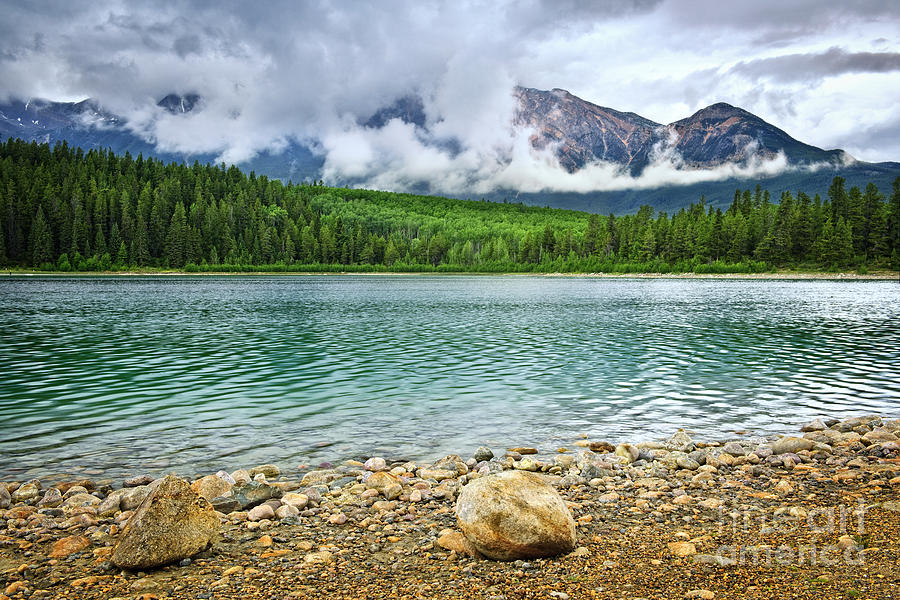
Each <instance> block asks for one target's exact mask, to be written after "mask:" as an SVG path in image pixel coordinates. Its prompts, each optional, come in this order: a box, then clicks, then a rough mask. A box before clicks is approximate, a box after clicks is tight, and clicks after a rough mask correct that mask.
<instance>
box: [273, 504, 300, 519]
mask: <svg viewBox="0 0 900 600" xmlns="http://www.w3.org/2000/svg"><path fill="white" fill-rule="evenodd" d="M299 514H300V509H299V508H297V507H296V506H293V505H291V504H282V505H281V506H279V507H278V508H276V509H275V516H276V517H278V518H279V519H288V518H290V517H296V516H298V515H299Z"/></svg>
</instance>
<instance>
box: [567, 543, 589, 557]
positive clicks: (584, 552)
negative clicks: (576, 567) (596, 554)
mask: <svg viewBox="0 0 900 600" xmlns="http://www.w3.org/2000/svg"><path fill="white" fill-rule="evenodd" d="M590 555H591V551H590V550H588V549H587V548H586V547H584V546H578V547H577V548H575V549H574V550H572V552H571V553H570V554H569V557H571V558H583V557H585V556H590Z"/></svg>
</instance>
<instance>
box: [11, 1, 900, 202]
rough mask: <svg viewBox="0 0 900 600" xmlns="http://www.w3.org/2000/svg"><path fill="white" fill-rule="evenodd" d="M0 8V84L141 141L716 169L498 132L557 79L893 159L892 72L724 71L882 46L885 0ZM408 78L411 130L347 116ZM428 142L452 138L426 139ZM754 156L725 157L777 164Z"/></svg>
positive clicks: (448, 176)
mask: <svg viewBox="0 0 900 600" xmlns="http://www.w3.org/2000/svg"><path fill="white" fill-rule="evenodd" d="M0 11H2V14H4V19H3V22H2V23H0V98H2V97H6V98H9V97H12V96H15V97H24V98H28V97H47V98H51V99H58V100H68V99H82V98H84V97H94V98H97V99H99V100H101V101H102V103H103V104H104V106H106V107H107V108H108V109H109V110H111V111H112V112H115V113H117V114H121V115H124V116H125V117H127V118H128V120H129V123H130V126H131V127H132V128H134V130H135V131H136V132H138V133H139V134H141V135H142V136H144V137H148V138H151V139H154V140H156V142H157V143H158V144H159V146H160V148H161V149H164V150H175V151H181V152H195V153H199V152H204V153H210V152H211V153H215V154H216V155H218V157H219V159H221V160H225V161H241V160H246V159H248V158H250V157H252V156H254V155H255V154H256V153H258V152H261V151H264V150H274V151H277V150H278V149H280V148H283V147H285V146H286V144H288V143H289V142H290V141H292V140H301V141H302V140H318V141H320V142H321V146H320V149H321V151H322V152H323V153H324V156H325V160H326V179H327V178H328V174H330V175H331V176H333V177H338V176H342V177H347V178H354V179H365V180H366V181H369V182H373V183H378V184H379V185H380V186H381V187H390V186H394V187H400V185H401V184H402V183H403V182H412V181H421V180H427V181H430V182H432V183H433V185H434V187H435V188H436V189H442V190H444V191H449V192H453V191H455V192H458V191H459V189H452V186H461V185H468V186H470V189H474V190H483V189H485V188H486V187H487V186H509V187H513V188H517V189H525V188H528V189H565V190H582V189H588V188H589V189H621V188H619V187H617V186H635V185H638V186H641V185H648V186H649V185H656V184H658V183H657V182H678V181H683V182H685V183H692V182H696V181H698V178H702V177H708V176H713V177H717V176H726V175H728V176H731V175H733V174H734V173H729V172H727V170H721V171H713V172H709V173H707V174H705V175H704V174H701V173H699V172H696V171H689V170H684V169H678V168H677V165H676V164H675V163H673V162H672V160H662V159H660V160H659V161H658V163H654V164H653V165H651V167H650V168H649V169H648V170H647V172H645V173H644V176H643V177H642V178H641V179H640V181H633V180H632V179H633V178H631V177H630V176H629V175H625V174H622V173H618V172H617V171H616V170H615V169H614V168H613V167H612V166H611V165H602V164H595V165H590V166H589V167H588V168H586V169H584V170H583V171H580V172H579V173H575V174H569V173H566V172H562V171H560V170H559V169H558V166H557V165H556V164H555V159H553V157H552V155H551V154H550V153H548V152H545V153H543V154H540V153H537V154H535V153H534V151H533V150H532V149H531V148H530V147H529V146H528V144H527V143H526V141H523V137H522V134H521V133H520V134H519V135H511V134H510V131H509V129H508V124H509V117H510V115H511V114H512V111H513V110H514V105H513V100H512V98H511V96H510V94H509V91H510V89H511V88H512V86H513V85H515V84H521V85H526V86H532V87H539V88H544V89H549V88H552V87H561V88H565V89H569V90H570V91H572V92H573V93H574V94H576V95H578V96H580V97H582V98H584V99H587V100H589V101H592V102H595V103H597V104H601V105H604V106H610V107H612V108H616V109H619V110H623V111H634V112H637V113H638V114H641V115H642V116H645V117H647V118H649V119H652V120H654V121H657V122H663V123H667V122H671V121H673V120H676V119H679V118H682V117H685V116H688V115H689V114H691V113H693V112H694V111H696V110H697V109H699V108H702V107H704V106H706V105H709V104H712V103H714V102H718V101H725V102H729V103H731V104H735V105H738V106H741V107H743V108H745V109H747V110H749V111H751V112H753V113H755V114H758V115H759V116H760V117H762V118H764V119H766V120H768V121H770V122H772V123H774V124H776V125H778V126H779V127H781V128H782V129H785V130H786V131H787V132H788V133H790V134H791V135H793V136H794V137H796V138H798V139H801V140H803V141H805V142H808V143H812V144H814V145H818V146H823V147H845V148H847V149H848V150H849V151H850V152H851V153H852V154H854V155H855V156H857V157H858V158H861V159H866V160H896V159H897V158H900V156H898V155H900V143H898V142H897V141H896V140H897V139H900V104H898V103H896V102H893V101H892V100H893V98H896V97H898V96H900V72H898V71H892V70H890V69H887V70H884V69H882V71H883V72H878V73H866V72H863V73H847V74H839V73H838V74H834V75H832V74H829V73H820V74H819V75H820V76H817V77H811V76H810V74H809V73H808V72H805V71H802V70H800V71H796V70H795V67H793V66H792V64H790V61H784V60H782V61H781V62H780V63H778V64H779V65H781V67H780V70H779V72H778V77H775V78H773V77H766V76H765V72H764V71H763V72H758V70H757V71H753V72H748V69H744V71H743V72H742V71H741V70H740V69H738V70H735V69H734V67H735V65H738V64H740V63H745V64H746V63H750V62H751V61H763V62H757V63H754V64H755V65H762V66H765V65H769V64H776V63H767V62H764V61H772V60H775V61H777V60H778V59H779V57H789V56H795V57H796V56H799V55H815V54H816V53H823V52H826V51H828V49H830V48H838V49H840V52H841V53H844V54H848V55H853V54H859V53H864V52H869V53H872V52H878V53H897V52H900V39H898V38H897V36H896V31H897V27H898V22H900V5H896V4H894V3H884V2H877V1H874V2H871V1H866V0H859V1H855V2H851V1H848V2H843V3H834V4H833V5H829V4H826V5H823V4H822V3H821V2H818V1H817V0H797V1H796V2H784V1H783V0H778V1H776V0H763V1H762V2H757V3H753V4H745V5H741V6H732V5H731V4H728V3H724V4H723V3H721V2H720V1H713V0H680V1H675V0H668V1H665V2H656V1H644V0H636V1H634V2H627V3H623V2H616V1H608V2H597V3H579V2H571V3H567V4H565V5H564V6H560V5H559V4H557V3H554V2H542V1H538V0H530V1H529V0H526V1H525V2H511V1H505V2H503V1H502V2H486V1H483V0H464V1H461V2H454V3H447V4H429V3H419V2H411V1H401V0H387V1H385V2H379V3H375V4H371V5H368V4H363V3H352V2H339V1H330V2H329V1H323V2H316V3H299V4H298V3H295V2H288V1H286V0H275V1H273V2H269V3H265V4H254V5H247V4H245V3H237V2H218V1H217V2H212V0H202V1H199V2H194V3H191V4H190V6H189V7H188V6H186V5H183V4H182V3H179V2H174V1H166V2H162V3H158V4H155V5H154V6H153V7H152V8H150V7H146V8H145V7H143V6H142V5H140V4H135V3H128V2H125V1H124V0H113V1H108V2H105V3H104V2H100V3H90V4H80V3H74V4H73V3H70V2H62V1H52V0H46V1H39V0H36V1H35V2H28V3H22V2H13V1H11V0H0ZM802 62H803V61H797V60H795V63H798V64H800V63H802ZM854 64H855V63H854ZM796 68H799V67H796ZM792 69H794V70H792ZM750 71H752V70H750ZM170 92H176V93H187V92H197V93H200V94H202V95H203V97H204V100H205V106H204V109H203V110H202V111H199V112H196V113H193V114H191V115H188V116H187V117H183V116H173V115H168V114H166V113H164V112H163V111H161V110H159V109H157V108H156V107H155V106H154V105H155V102H156V101H157V100H159V99H160V98H162V97H163V96H165V95H166V94H168V93H170ZM410 93H419V94H421V95H422V97H423V99H424V101H425V112H426V114H427V116H428V121H429V126H428V129H427V131H425V130H416V129H415V128H412V127H410V126H407V125H404V124H402V123H393V124H391V125H390V126H389V127H387V128H386V129H385V130H383V131H381V132H373V131H364V130H362V129H361V128H359V127H358V126H356V125H355V123H357V122H359V121H360V120H365V118H366V117H368V116H369V115H371V114H372V113H374V112H375V111H376V110H378V109H379V108H381V107H384V106H386V105H389V104H390V103H391V102H393V101H394V100H395V99H397V98H399V97H401V96H404V95H407V94H410ZM448 139H454V140H456V143H457V144H456V147H455V148H454V150H453V151H450V150H448V149H447V146H446V144H444V145H441V144H442V143H443V142H446V140H448ZM770 162H771V164H769V163H760V164H758V165H749V166H746V167H734V168H736V169H738V172H737V175H738V176H740V175H741V173H744V172H747V173H757V172H760V171H759V170H763V171H765V170H766V169H775V168H785V165H780V164H779V163H778V162H777V160H776V161H770ZM740 169H749V171H740ZM659 184H661V183H659ZM597 186H599V187H597Z"/></svg>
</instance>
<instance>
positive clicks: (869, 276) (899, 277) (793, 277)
mask: <svg viewBox="0 0 900 600" xmlns="http://www.w3.org/2000/svg"><path fill="white" fill-rule="evenodd" d="M317 275H319V276H323V277H335V276H376V277H379V276H380V277H390V276H398V277H413V276H422V277H553V278H572V279H735V280H740V279H753V280H787V281H803V280H838V281H896V282H898V283H900V271H875V272H872V273H866V274H860V273H855V272H852V271H847V272H837V273H829V272H824V271H776V272H767V273H555V272H546V273H486V272H465V271H458V272H415V271H397V272H393V271H374V272H372V271H370V272H357V271H297V272H283V271H260V272H248V271H223V272H215V273H213V272H206V273H194V272H187V271H79V272H64V271H31V270H15V271H14V270H6V273H5V274H4V273H3V272H2V271H0V278H3V277H59V278H62V277H73V278H78V277H168V276H171V277H255V276H263V277H292V276H293V277H311V276H317Z"/></svg>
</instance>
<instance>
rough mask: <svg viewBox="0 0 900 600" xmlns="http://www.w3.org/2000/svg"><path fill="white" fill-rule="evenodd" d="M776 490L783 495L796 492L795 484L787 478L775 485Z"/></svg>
mask: <svg viewBox="0 0 900 600" xmlns="http://www.w3.org/2000/svg"><path fill="white" fill-rule="evenodd" d="M775 491H776V492H778V493H779V494H781V495H782V496H788V495H790V494H793V493H794V486H792V485H791V484H790V483H789V482H788V481H787V480H786V479H782V480H781V481H779V482H778V483H777V484H776V485H775Z"/></svg>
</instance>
